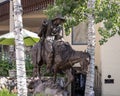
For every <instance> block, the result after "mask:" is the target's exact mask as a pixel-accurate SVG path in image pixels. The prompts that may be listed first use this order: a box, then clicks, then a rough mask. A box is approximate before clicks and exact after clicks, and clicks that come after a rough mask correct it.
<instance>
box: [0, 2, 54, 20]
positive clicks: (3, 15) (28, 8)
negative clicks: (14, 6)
mask: <svg viewBox="0 0 120 96" xmlns="http://www.w3.org/2000/svg"><path fill="white" fill-rule="evenodd" d="M53 3H54V0H22V6H23V14H26V13H29V12H33V11H38V10H43V9H45V8H46V7H47V6H48V4H53ZM9 10H10V1H9V0H7V1H5V2H3V3H0V21H2V20H5V19H9V13H10V12H9Z"/></svg>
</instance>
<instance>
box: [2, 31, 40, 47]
mask: <svg viewBox="0 0 120 96" xmlns="http://www.w3.org/2000/svg"><path fill="white" fill-rule="evenodd" d="M22 35H23V38H24V44H25V45H26V46H32V45H34V44H35V43H37V42H38V41H39V40H40V39H39V37H38V35H37V34H36V33H34V32H31V31H29V30H26V29H22ZM0 44H2V45H14V44H15V33H14V32H9V33H6V34H3V35H1V36H0Z"/></svg>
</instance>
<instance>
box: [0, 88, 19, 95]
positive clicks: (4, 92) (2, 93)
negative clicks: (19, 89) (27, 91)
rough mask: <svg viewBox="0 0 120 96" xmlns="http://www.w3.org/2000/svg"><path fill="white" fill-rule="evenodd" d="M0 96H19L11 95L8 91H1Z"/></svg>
mask: <svg viewBox="0 0 120 96" xmlns="http://www.w3.org/2000/svg"><path fill="white" fill-rule="evenodd" d="M0 96H17V94H13V93H9V91H8V90H7V89H3V90H0Z"/></svg>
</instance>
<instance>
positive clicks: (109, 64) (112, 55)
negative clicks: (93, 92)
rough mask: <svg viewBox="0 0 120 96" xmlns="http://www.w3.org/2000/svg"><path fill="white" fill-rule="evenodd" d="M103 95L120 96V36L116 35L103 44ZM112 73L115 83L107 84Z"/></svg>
mask: <svg viewBox="0 0 120 96" xmlns="http://www.w3.org/2000/svg"><path fill="white" fill-rule="evenodd" d="M101 62H102V65H101V67H102V68H101V69H102V96H120V36H118V35H116V36H114V37H112V38H110V39H109V41H108V42H107V43H106V44H104V45H103V46H101ZM108 75H111V76H112V79H114V84H105V83H104V79H107V76H108Z"/></svg>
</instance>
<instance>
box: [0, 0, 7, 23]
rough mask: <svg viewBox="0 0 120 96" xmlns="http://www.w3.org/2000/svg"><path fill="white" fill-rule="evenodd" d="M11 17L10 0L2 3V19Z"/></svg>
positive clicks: (0, 4) (0, 19) (0, 7)
mask: <svg viewBox="0 0 120 96" xmlns="http://www.w3.org/2000/svg"><path fill="white" fill-rule="evenodd" d="M8 18H9V1H4V2H2V3H0V21H2V20H5V19H8Z"/></svg>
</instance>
